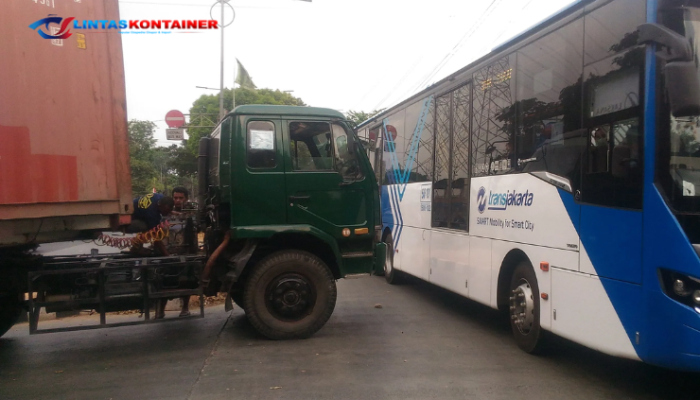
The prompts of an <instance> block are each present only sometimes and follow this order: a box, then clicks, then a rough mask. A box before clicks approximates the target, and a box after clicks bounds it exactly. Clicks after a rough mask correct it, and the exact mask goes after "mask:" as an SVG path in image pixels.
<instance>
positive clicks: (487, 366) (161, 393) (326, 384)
mask: <svg viewBox="0 0 700 400" xmlns="http://www.w3.org/2000/svg"><path fill="white" fill-rule="evenodd" d="M338 292H339V296H338V303H337V306H336V309H335V313H334V314H333V316H332V317H331V319H330V321H329V322H328V323H327V324H326V326H325V327H324V328H323V329H322V330H321V331H319V332H318V333H317V334H316V335H315V336H314V337H313V338H311V339H307V340H294V341H270V340H267V339H265V338H262V337H260V336H259V335H258V334H257V333H256V332H255V331H254V330H253V329H252V327H251V326H250V325H249V324H248V323H247V321H246V319H245V316H244V314H243V313H242V311H241V310H240V309H236V310H234V311H233V312H231V313H227V312H225V311H224V309H223V307H221V306H216V307H212V308H208V309H207V315H206V317H205V318H204V319H189V320H185V321H178V322H173V323H158V324H151V325H148V326H131V327H123V328H115V329H100V330H92V331H82V332H70V333H59V334H48V335H34V336H29V335H28V333H27V326H26V324H19V325H17V326H15V327H14V328H13V329H12V330H11V331H10V332H9V333H8V334H7V335H6V336H5V337H4V338H3V339H0V398H2V399H90V400H94V399H105V400H106V399H114V400H117V399H168V400H173V399H299V400H312V399H361V400H372V399H401V400H407V399H421V400H425V399H465V398H466V399H508V400H512V399H518V398H526V399H538V400H545V399H557V400H559V399H569V400H573V399H698V398H700V375H699V374H687V373H678V372H672V371H666V370H663V369H659V368H655V367H652V366H649V365H644V364H641V363H639V362H634V361H628V360H621V359H616V358H612V357H608V356H605V355H602V354H600V353H597V352H594V351H592V350H588V349H586V348H583V347H581V346H578V345H575V344H572V343H570V342H567V341H565V340H562V339H558V340H555V343H554V345H555V348H556V350H555V351H552V352H551V354H549V355H548V356H545V357H535V356H531V355H528V354H525V353H523V352H521V351H520V350H518V348H517V347H516V346H515V344H514V343H513V342H512V340H511V338H510V332H509V330H508V326H507V325H506V324H505V323H504V322H503V319H502V318H501V317H500V315H499V314H498V313H497V312H495V311H493V310H491V309H489V308H486V307H483V306H481V305H478V304H475V303H473V302H470V301H468V300H465V299H462V298H460V297H458V296H455V295H453V294H451V293H448V292H446V291H444V290H442V289H439V288H436V287H433V286H430V285H428V284H426V283H422V282H418V281H415V280H411V281H409V282H408V283H405V284H402V285H398V286H390V285H387V284H386V283H385V282H384V280H383V279H382V278H380V277H363V278H359V279H348V280H342V281H339V282H338ZM176 315H177V313H176V312H174V313H171V315H170V317H172V318H176ZM123 318H125V319H128V318H136V316H126V317H123ZM84 319H85V317H74V318H68V319H62V320H56V321H44V322H42V324H44V326H41V325H40V328H41V327H43V328H51V327H56V326H59V325H61V324H63V325H65V324H77V323H83V322H84Z"/></svg>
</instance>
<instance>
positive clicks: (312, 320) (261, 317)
mask: <svg viewBox="0 0 700 400" xmlns="http://www.w3.org/2000/svg"><path fill="white" fill-rule="evenodd" d="M254 268H255V269H254V270H253V271H252V272H251V274H250V276H248V279H247V281H246V284H245V290H244V293H243V305H244V307H243V308H244V309H245V312H246V315H247V316H248V319H249V320H250V323H251V324H252V325H253V327H255V329H257V331H258V332H260V333H261V334H262V335H264V336H266V337H268V338H270V339H294V338H308V337H310V336H311V335H313V334H314V333H316V332H317V331H318V330H319V329H321V328H322V327H323V325H325V323H326V322H327V321H328V319H329V318H330V316H331V314H332V313H333V309H334V308H335V301H336V298H337V295H338V292H337V289H336V286H335V278H334V277H333V274H332V273H331V271H330V269H329V268H328V267H327V266H326V264H324V262H323V261H321V259H319V258H318V257H316V256H314V255H312V254H311V253H307V252H305V251H299V250H284V251H279V252H277V253H274V254H272V255H270V256H268V257H266V258H265V259H263V260H262V261H261V262H260V263H259V264H258V265H256V266H255V267H254Z"/></svg>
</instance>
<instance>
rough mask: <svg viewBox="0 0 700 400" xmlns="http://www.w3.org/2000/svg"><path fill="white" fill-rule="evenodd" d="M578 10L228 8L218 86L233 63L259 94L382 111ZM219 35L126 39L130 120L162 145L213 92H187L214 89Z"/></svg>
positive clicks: (359, 4)
mask: <svg viewBox="0 0 700 400" xmlns="http://www.w3.org/2000/svg"><path fill="white" fill-rule="evenodd" d="M574 1H575V0H430V1H424V2H423V1H411V0H407V1H400V0H313V2H311V3H308V2H303V1H293V0H231V2H230V4H231V5H232V6H233V7H234V8H235V10H236V19H235V21H234V23H233V24H232V25H231V26H229V27H228V28H226V29H225V30H224V35H225V39H224V44H225V67H224V68H225V71H224V74H225V76H224V85H225V86H226V87H231V86H232V84H233V80H234V70H235V65H236V63H235V58H238V59H239V60H240V61H241V62H242V63H243V65H244V66H245V67H246V69H247V70H248V72H249V73H250V75H251V77H252V78H253V81H254V82H255V84H256V86H258V87H259V88H270V89H279V90H293V91H294V92H293V93H292V94H293V95H294V96H296V97H300V98H301V99H302V100H303V101H304V102H305V103H306V104H309V105H312V106H318V107H328V108H334V109H337V110H339V111H342V112H345V111H348V110H357V111H359V110H363V111H371V110H373V109H377V108H383V107H389V106H391V105H393V104H396V103H397V102H399V101H401V100H402V99H405V98H407V97H409V96H410V95H412V94H414V93H416V92H418V91H420V90H422V89H424V88H425V87H427V86H429V85H430V84H431V83H433V82H435V81H437V80H439V79H441V78H443V77H445V76H447V75H448V74H450V73H452V72H454V71H456V70H458V69H460V68H462V67H464V66H465V65H466V64H467V63H469V62H470V61H473V60H475V59H476V58H478V57H480V56H482V55H484V54H486V53H487V52H488V51H490V50H491V49H492V48H494V47H495V46H497V45H498V44H500V43H503V42H504V41H506V40H507V39H509V38H511V37H513V36H515V35H517V34H518V33H520V32H522V31H524V30H525V29H527V28H529V27H531V26H532V25H535V24H537V23H538V22H540V21H542V20H543V19H546V18H547V17H548V16H550V15H552V14H554V13H556V12H557V11H559V10H560V9H562V8H564V7H566V6H567V5H569V4H571V3H573V2H574ZM214 3H215V0H119V4H120V13H121V19H126V20H130V19H149V20H150V19H179V20H183V19H209V18H210V17H209V10H210V7H211V6H212V5H213V4H214ZM489 7H490V8H489ZM227 9H228V8H227ZM487 10H488V11H487ZM213 15H214V17H215V18H216V19H219V16H220V6H217V7H216V8H215V11H214V12H213ZM230 18H231V13H230V11H228V13H227V20H230ZM174 32H175V31H174ZM220 37H221V32H220V31H218V30H208V31H201V33H173V34H170V35H148V36H146V35H123V37H122V40H123V45H124V60H125V67H126V90H127V105H128V118H129V119H144V120H151V121H155V122H156V123H157V124H158V127H159V129H158V131H157V132H156V138H157V139H158V143H159V144H160V145H168V144H170V143H174V142H170V143H168V141H167V140H165V128H166V125H165V122H164V121H163V120H164V118H165V113H166V112H167V111H169V110H172V109H177V110H180V111H182V112H183V113H188V111H189V108H190V106H191V105H192V103H193V102H194V100H196V99H197V98H198V97H199V96H201V95H202V94H217V93H218V91H215V90H205V89H197V88H195V86H207V87H212V88H218V87H219V79H220V78H219V76H220V75H219V74H220V65H221V64H220V49H221V41H220ZM446 56H448V57H447V58H446ZM444 60H447V62H446V63H443V61H444ZM442 64H444V65H443V66H442V68H441V69H440V70H439V71H437V73H436V74H435V75H434V76H433V77H432V78H431V79H429V80H426V78H428V76H429V75H430V74H431V72H432V71H433V70H434V69H435V68H436V67H437V66H438V65H442Z"/></svg>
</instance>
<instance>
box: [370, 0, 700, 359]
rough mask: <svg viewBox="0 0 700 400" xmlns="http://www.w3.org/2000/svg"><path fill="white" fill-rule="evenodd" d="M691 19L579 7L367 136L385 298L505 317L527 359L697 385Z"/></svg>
mask: <svg viewBox="0 0 700 400" xmlns="http://www.w3.org/2000/svg"><path fill="white" fill-rule="evenodd" d="M681 4H684V5H681ZM696 6H697V7H700V2H698V1H662V0H612V1H610V0H599V1H592V0H588V1H585V0H584V1H580V2H577V3H575V4H573V5H572V6H571V7H569V8H568V9H566V10H564V11H562V12H561V13H559V14H558V15H556V16H554V17H552V18H550V19H548V20H547V21H545V22H543V23H542V24H540V25H538V26H537V27H535V28H533V29H531V30H529V31H527V32H525V33H524V34H522V35H520V36H519V37H517V38H515V39H513V40H512V41H510V42H508V43H506V44H505V45H503V46H501V47H499V48H497V49H495V50H494V51H492V52H491V53H490V54H488V55H487V56H485V57H483V58H481V59H479V60H477V61H475V62H474V63H471V64H470V65H468V66H466V67H464V68H463V69H461V70H459V71H457V72H456V73H454V74H452V75H451V76H448V77H447V78H445V79H443V80H442V81H440V82H438V83H436V84H435V85H433V86H431V87H429V88H428V89H426V90H424V91H422V92H421V93H418V94H417V95H415V96H413V97H411V98H409V99H407V100H405V101H403V102H401V103H399V104H397V105H396V106H394V107H392V108H390V109H387V110H385V111H384V112H382V113H381V114H379V115H377V116H375V117H373V118H372V119H370V120H368V121H365V122H364V123H362V124H361V125H360V126H359V127H358V132H359V134H360V137H361V138H363V140H364V141H365V143H366V144H367V146H366V150H367V153H368V155H369V157H370V160H371V161H372V162H373V165H374V168H375V172H376V175H377V178H378V181H379V182H380V184H381V190H382V203H383V204H382V208H383V213H382V218H383V221H382V223H383V239H384V241H385V242H387V243H388V245H389V249H390V250H389V251H388V252H387V254H388V260H387V263H386V269H385V275H386V279H387V281H389V283H393V282H394V281H395V280H397V279H399V278H400V277H401V275H403V274H410V275H413V276H415V277H418V278H420V279H422V280H425V281H427V282H430V283H432V284H435V285H438V286H441V287H443V288H446V289H448V290H450V291H453V292H455V293H458V294H460V295H463V296H465V297H468V298H469V299H473V300H475V301H477V302H480V303H483V304H486V305H488V306H490V307H493V308H497V309H501V310H503V311H506V312H508V313H509V315H510V320H511V326H512V331H513V336H514V338H515V341H516V342H517V344H518V345H519V346H520V347H521V348H522V349H523V350H525V351H528V352H536V351H537V350H538V349H540V348H541V344H542V340H543V337H544V335H543V331H549V332H552V333H554V334H556V335H560V336H562V337H565V338H568V339H570V340H573V341H575V342H578V343H580V344H583V345H585V346H588V347H590V348H594V349H597V350H599V351H602V352H604V353H607V354H611V355H614V356H619V357H626V358H631V359H639V360H643V361H645V362H649V363H652V364H656V365H660V366H665V367H669V368H674V369H683V370H693V371H699V370H700V257H699V256H698V251H697V250H696V249H697V248H699V247H700V245H699V244H700V118H698V115H700V99H699V97H700V95H699V93H700V86H699V85H698V73H697V72H698V71H697V62H696V61H695V60H697V49H696V48H695V47H696V46H697V43H700V8H695V7H696ZM657 51H658V53H657Z"/></svg>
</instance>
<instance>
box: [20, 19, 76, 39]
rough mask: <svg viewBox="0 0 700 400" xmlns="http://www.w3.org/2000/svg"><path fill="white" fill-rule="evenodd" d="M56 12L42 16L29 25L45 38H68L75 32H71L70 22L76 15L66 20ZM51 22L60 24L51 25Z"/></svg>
mask: <svg viewBox="0 0 700 400" xmlns="http://www.w3.org/2000/svg"><path fill="white" fill-rule="evenodd" d="M55 15H56V14H49V16H48V17H46V18H42V19H40V20H38V21H36V22H35V23H33V24H31V25H29V27H30V28H31V29H33V30H36V31H37V32H38V33H39V36H41V37H42V38H44V39H67V38H69V37H71V36H72V35H73V34H72V33H70V23H71V22H73V20H74V19H75V17H70V18H66V19H65V20H64V19H63V18H61V17H57V16H55ZM51 24H56V25H59V26H51ZM42 26H43V27H44V28H45V29H46V31H47V32H49V33H46V32H44V31H43V30H42V29H41V27H42Z"/></svg>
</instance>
